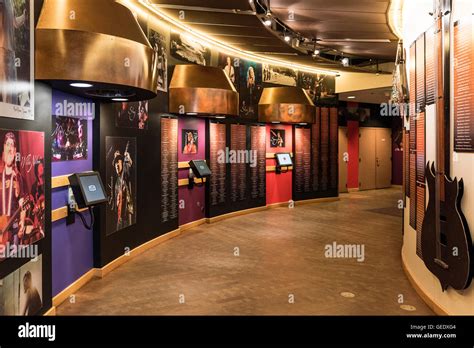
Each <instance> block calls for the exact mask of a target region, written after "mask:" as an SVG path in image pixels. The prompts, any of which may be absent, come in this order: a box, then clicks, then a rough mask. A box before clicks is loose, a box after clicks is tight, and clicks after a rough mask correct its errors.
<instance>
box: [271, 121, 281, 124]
mask: <svg viewBox="0 0 474 348" xmlns="http://www.w3.org/2000/svg"><path fill="white" fill-rule="evenodd" d="M272 123H273V124H279V123H280V122H279V121H272Z"/></svg>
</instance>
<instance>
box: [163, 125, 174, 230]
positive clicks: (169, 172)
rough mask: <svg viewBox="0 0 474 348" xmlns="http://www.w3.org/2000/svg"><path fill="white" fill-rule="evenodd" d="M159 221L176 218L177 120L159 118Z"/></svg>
mask: <svg viewBox="0 0 474 348" xmlns="http://www.w3.org/2000/svg"><path fill="white" fill-rule="evenodd" d="M161 139H162V141H161V221H162V222H168V221H170V220H173V219H176V218H178V120H177V119H175V118H162V119H161Z"/></svg>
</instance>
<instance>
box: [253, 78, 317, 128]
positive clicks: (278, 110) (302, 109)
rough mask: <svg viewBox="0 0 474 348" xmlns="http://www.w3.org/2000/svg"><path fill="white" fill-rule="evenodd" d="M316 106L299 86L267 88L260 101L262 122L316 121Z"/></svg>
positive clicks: (260, 118)
mask: <svg viewBox="0 0 474 348" xmlns="http://www.w3.org/2000/svg"><path fill="white" fill-rule="evenodd" d="M315 114H316V107H315V106H314V104H313V102H312V101H311V98H310V97H309V95H308V93H306V91H305V90H304V89H302V88H298V87H270V88H265V89H264V90H263V92H262V97H261V98H260V102H259V103H258V120H259V121H260V122H283V123H314V117H315Z"/></svg>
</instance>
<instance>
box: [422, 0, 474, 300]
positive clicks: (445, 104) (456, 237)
mask: <svg viewBox="0 0 474 348" xmlns="http://www.w3.org/2000/svg"><path fill="white" fill-rule="evenodd" d="M435 4H436V5H435V11H434V17H435V19H436V23H437V31H436V40H435V41H436V54H435V59H436V65H437V69H436V71H437V72H438V76H437V87H436V92H437V94H436V95H437V99H436V161H437V164H436V165H435V164H434V163H431V164H430V162H428V163H427V164H426V180H427V184H428V191H429V201H428V206H427V209H426V212H425V218H424V220H423V225H422V231H421V254H422V258H423V261H424V263H425V265H426V267H427V268H428V269H429V270H430V271H431V273H433V274H434V275H435V276H436V277H437V278H438V279H439V281H440V283H441V288H442V290H443V291H445V290H446V289H447V288H448V287H449V286H451V287H452V288H454V289H457V290H463V289H466V288H467V287H469V285H470V283H471V280H472V239H471V234H470V232H469V227H468V224H467V221H466V219H465V217H464V215H463V213H462V211H461V199H462V196H463V190H464V182H463V180H462V179H461V180H458V179H457V178H454V180H451V179H450V177H449V156H450V144H449V132H447V130H449V126H448V127H447V125H449V120H450V118H449V110H450V109H449V98H450V96H449V88H450V87H449V84H450V63H449V62H450V54H449V53H450V50H449V40H450V36H449V33H450V17H451V0H435Z"/></svg>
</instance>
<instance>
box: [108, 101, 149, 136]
mask: <svg viewBox="0 0 474 348" xmlns="http://www.w3.org/2000/svg"><path fill="white" fill-rule="evenodd" d="M116 105H117V106H116V113H115V115H116V117H115V125H116V126H117V127H120V128H135V129H148V119H149V115H148V100H145V101H139V102H133V103H130V102H124V103H120V104H116Z"/></svg>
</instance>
